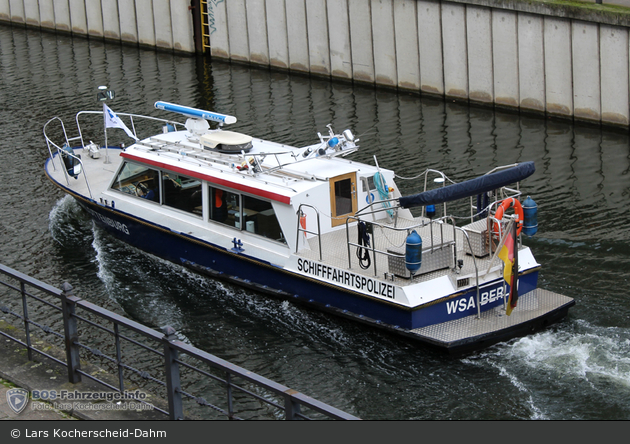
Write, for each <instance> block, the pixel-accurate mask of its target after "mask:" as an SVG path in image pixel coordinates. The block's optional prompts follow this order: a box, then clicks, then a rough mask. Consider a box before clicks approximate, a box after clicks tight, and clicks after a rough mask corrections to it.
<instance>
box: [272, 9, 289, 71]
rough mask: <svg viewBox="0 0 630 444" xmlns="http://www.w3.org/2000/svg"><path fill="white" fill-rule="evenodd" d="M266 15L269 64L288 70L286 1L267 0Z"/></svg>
mask: <svg viewBox="0 0 630 444" xmlns="http://www.w3.org/2000/svg"><path fill="white" fill-rule="evenodd" d="M289 1H290V0H289ZM266 13H267V18H268V20H267V38H268V40H269V64H270V65H271V66H275V67H277V68H288V67H289V46H288V42H287V32H288V31H287V11H286V8H285V2H284V0H267V2H266ZM269 19H271V20H269Z"/></svg>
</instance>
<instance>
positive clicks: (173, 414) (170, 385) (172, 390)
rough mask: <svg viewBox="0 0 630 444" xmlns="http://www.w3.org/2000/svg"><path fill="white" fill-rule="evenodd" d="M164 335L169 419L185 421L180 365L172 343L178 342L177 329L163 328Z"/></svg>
mask: <svg viewBox="0 0 630 444" xmlns="http://www.w3.org/2000/svg"><path fill="white" fill-rule="evenodd" d="M162 333H164V338H163V341H164V371H165V372H166V394H167V396H168V414H169V419H170V420H171V421H173V420H178V419H184V409H183V406H182V391H181V382H180V379H179V363H178V362H177V358H178V352H177V350H176V349H174V348H172V347H171V341H174V340H176V339H177V336H176V334H175V329H174V328H173V327H171V326H169V325H167V326H166V327H162Z"/></svg>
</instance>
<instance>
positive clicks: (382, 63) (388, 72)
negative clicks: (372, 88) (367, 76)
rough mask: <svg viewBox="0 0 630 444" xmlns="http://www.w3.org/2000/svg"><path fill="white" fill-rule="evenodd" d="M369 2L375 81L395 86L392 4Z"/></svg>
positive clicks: (382, 0) (383, 0)
mask: <svg viewBox="0 0 630 444" xmlns="http://www.w3.org/2000/svg"><path fill="white" fill-rule="evenodd" d="M371 2H372V36H373V45H374V75H375V80H376V83H378V84H380V85H385V86H396V85H397V84H398V76H397V71H398V68H397V66H396V41H395V40H394V11H393V4H392V3H393V2H392V1H391V0H371Z"/></svg>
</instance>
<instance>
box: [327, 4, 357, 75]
mask: <svg viewBox="0 0 630 444" xmlns="http://www.w3.org/2000/svg"><path fill="white" fill-rule="evenodd" d="M326 7H327V9H328V23H329V27H330V31H329V35H330V39H329V40H330V73H331V74H332V75H333V76H335V77H339V78H342V79H351V78H352V52H351V50H350V23H349V21H348V0H333V1H328V2H326Z"/></svg>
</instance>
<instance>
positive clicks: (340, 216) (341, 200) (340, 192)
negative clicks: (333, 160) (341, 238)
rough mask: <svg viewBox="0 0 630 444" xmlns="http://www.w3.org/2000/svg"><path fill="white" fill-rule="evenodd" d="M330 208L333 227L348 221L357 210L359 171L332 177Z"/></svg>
mask: <svg viewBox="0 0 630 444" xmlns="http://www.w3.org/2000/svg"><path fill="white" fill-rule="evenodd" d="M330 210H331V214H332V217H333V218H332V226H333V227H336V226H338V225H342V224H344V223H346V219H348V216H354V213H356V212H357V173H348V174H343V175H341V176H337V177H333V178H331V179H330Z"/></svg>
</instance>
